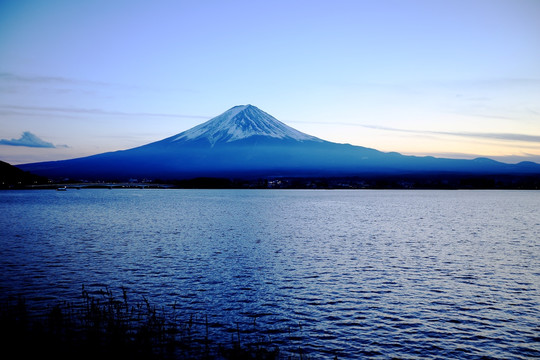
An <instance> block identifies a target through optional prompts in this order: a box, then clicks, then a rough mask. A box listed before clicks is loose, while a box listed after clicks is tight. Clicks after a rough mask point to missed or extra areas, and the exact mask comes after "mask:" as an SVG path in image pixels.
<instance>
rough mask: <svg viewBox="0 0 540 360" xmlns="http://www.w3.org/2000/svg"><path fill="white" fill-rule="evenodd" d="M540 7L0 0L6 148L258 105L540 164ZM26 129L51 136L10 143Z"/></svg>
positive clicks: (151, 134) (336, 134) (82, 145)
mask: <svg viewBox="0 0 540 360" xmlns="http://www.w3.org/2000/svg"><path fill="white" fill-rule="evenodd" d="M538 19H540V1H538V0H467V1H461V0H452V1H442V0H440V1H439V0H424V1H421V0H418V1H407V0H381V1H362V0H354V1H353V0H351V1H342V0H334V1H320V2H317V1H280V0H278V1H255V0H251V1H234V0H232V1H211V0H208V1H182V0H176V1H173V0H156V1H136V0H131V1H123V0H116V1H115V0H107V1H105V0H94V1H68V0H0V160H3V161H7V162H10V163H12V164H18V163H25V162H34V161H44V160H57V159H66V158H72V157H78V156H85V155H91V154H96V153H101V152H106V151H113V150H121V149H126V148H131V147H135V146H139V145H143V144H146V143H149V142H152V141H156V140H160V139H162V138H165V137H168V136H171V135H174V134H176V133H179V132H182V131H184V130H187V129H189V128H191V127H193V126H195V125H197V124H199V123H202V122H204V121H206V120H208V119H210V118H211V117H214V116H216V115H219V114H220V113H222V112H224V111H226V110H227V109H229V108H231V107H233V106H235V105H240V104H248V103H249V104H253V105H255V106H257V107H259V108H260V109H262V110H264V111H266V112H268V113H269V114H271V115H273V116H275V117H276V118H278V119H279V120H281V121H283V122H285V123H287V124H288V125H290V126H293V127H295V128H297V129H298V130H300V131H303V132H306V133H308V134H311V135H314V136H317V137H320V138H323V139H326V140H330V141H335V142H340V143H350V144H354V145H361V146H367V147H372V148H375V149H378V150H382V151H397V152H400V153H403V154H413V155H434V156H444V157H453V158H474V157H478V156H487V157H491V158H494V159H499V160H503V161H507V162H517V161H521V160H533V161H537V162H540V21H538ZM25 132H27V135H26V137H24V136H23V134H24V133H25ZM28 133H30V135H33V136H35V137H36V138H37V139H39V140H41V141H42V142H43V143H47V144H53V147H51V146H42V147H34V146H13V144H12V141H15V142H17V141H19V142H24V141H28V139H29V136H28ZM32 138H34V137H32ZM19 145H20V144H19Z"/></svg>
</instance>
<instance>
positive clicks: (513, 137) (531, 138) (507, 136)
mask: <svg viewBox="0 0 540 360" xmlns="http://www.w3.org/2000/svg"><path fill="white" fill-rule="evenodd" d="M360 126H362V127H365V128H370V129H376V130H386V131H397V132H405V133H412V134H423V135H450V136H460V137H468V138H481V139H495V140H508V141H523V142H532V143H540V135H529V134H517V133H489V132H467V131H430V130H410V129H399V128H392V127H385V126H377V125H365V124H362V125H360Z"/></svg>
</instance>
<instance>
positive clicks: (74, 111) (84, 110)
mask: <svg viewBox="0 0 540 360" xmlns="http://www.w3.org/2000/svg"><path fill="white" fill-rule="evenodd" d="M0 109H5V110H9V111H19V112H48V113H65V114H89V115H116V116H152V117H154V116H157V117H172V118H194V119H209V118H210V116H203V115H186V114H167V113H150V112H126V111H114V110H103V109H88V108H70V107H44V106H18V105H0Z"/></svg>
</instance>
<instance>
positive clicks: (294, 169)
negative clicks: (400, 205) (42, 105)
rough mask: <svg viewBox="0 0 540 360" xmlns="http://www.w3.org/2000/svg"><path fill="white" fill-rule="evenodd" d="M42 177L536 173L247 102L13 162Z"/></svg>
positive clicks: (535, 168) (530, 167)
mask: <svg viewBox="0 0 540 360" xmlns="http://www.w3.org/2000/svg"><path fill="white" fill-rule="evenodd" d="M18 167H19V168H20V169H22V170H25V171H30V172H32V173H34V174H37V175H41V176H47V177H49V178H71V179H86V180H112V179H129V178H147V179H156V178H159V179H165V180H173V179H190V178H195V177H239V178H240V177H243V178H255V177H283V176H289V177H332V176H362V175H396V174H441V173H445V174H449V173H454V174H455V173H459V174H540V165H538V164H535V163H530V162H523V163H519V164H505V163H501V162H497V161H494V160H490V159H485V158H478V159H474V160H457V159H443V158H434V157H429V156H428V157H415V156H405V155H401V154H398V153H395V152H392V153H384V152H381V151H378V150H375V149H370V148H365V147H361V146H353V145H349V144H338V143H333V142H329V141H325V140H322V139H319V138H317V137H314V136H311V135H308V134H305V133H302V132H300V131H298V130H296V129H293V128H292V127H290V126H287V125H285V124H284V123H282V122H280V121H279V120H277V119H276V118H274V117H273V116H271V115H269V114H267V113H266V112H264V111H262V110H260V109H258V108H257V107H255V106H253V105H240V106H235V107H233V108H231V109H229V110H227V111H226V112H224V113H223V114H221V115H218V116H216V117H214V118H212V119H210V120H208V121H207V122H205V123H203V124H200V125H198V126H195V127H193V128H191V129H189V130H187V131H184V132H182V133H179V134H176V135H174V136H171V137H168V138H166V139H163V140H160V141H156V142H153V143H150V144H147V145H143V146H140V147H136V148H132V149H128V150H122V151H115V152H108V153H103V154H97V155H93V156H88V157H83V158H77V159H71V160H62V161H52V162H41V163H32V164H24V165H18Z"/></svg>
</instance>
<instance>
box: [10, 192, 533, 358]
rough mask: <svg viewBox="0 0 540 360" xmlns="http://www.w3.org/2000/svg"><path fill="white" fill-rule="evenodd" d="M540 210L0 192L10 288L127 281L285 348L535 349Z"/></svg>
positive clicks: (376, 354)
mask: <svg viewBox="0 0 540 360" xmlns="http://www.w3.org/2000/svg"><path fill="white" fill-rule="evenodd" d="M539 208H540V192H538V191H409V190H397V191H393V190H380V191H378V190H351V191H349V190H334V191H327V190H172V189H169V190H150V189H130V190H128V189H126V190H118V189H114V190H107V189H82V190H75V189H69V190H68V191H63V192H59V191H46V190H42V191H30V190H27V191H1V192H0V213H1V214H2V215H1V217H0V249H1V257H0V274H1V275H0V296H1V297H2V298H6V297H8V296H11V295H23V296H25V297H26V298H27V299H28V302H29V303H30V304H33V305H32V306H39V305H40V304H41V305H43V304H50V303H51V302H54V301H63V300H69V299H73V298H76V297H79V296H80V293H81V286H82V285H85V286H86V287H87V288H94V289H95V288H99V287H108V288H110V289H111V290H112V291H113V292H118V294H121V292H120V289H121V288H122V287H124V288H125V289H127V291H128V293H129V294H133V295H132V296H133V297H143V296H144V297H145V298H147V299H149V301H150V302H152V303H154V304H157V305H159V306H170V305H171V304H174V303H176V304H177V305H176V306H178V307H180V308H181V309H182V311H183V313H184V314H195V315H196V316H205V317H208V319H209V321H210V322H211V324H213V325H212V327H211V331H212V336H215V337H217V338H223V339H224V340H223V341H227V339H229V340H230V338H231V337H232V335H231V334H232V330H231V329H242V331H244V330H246V331H245V334H242V336H245V337H246V339H247V338H249V336H250V333H252V331H251V330H250V331H247V329H252V328H257V329H260V331H261V332H260V333H262V334H264V336H266V337H268V338H271V340H272V341H273V342H274V343H276V344H278V345H279V346H280V348H281V354H282V355H284V356H286V355H287V354H293V355H294V354H298V353H299V352H300V351H301V352H302V354H304V355H307V356H309V358H311V359H326V358H333V357H334V356H337V357H338V358H339V359H358V358H392V357H395V358H428V359H447V358H468V359H470V358H504V359H510V358H514V359H521V358H522V359H530V358H534V357H536V358H538V357H540V335H539V334H540V213H539ZM259 336H260V335H259ZM299 349H300V350H299Z"/></svg>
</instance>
